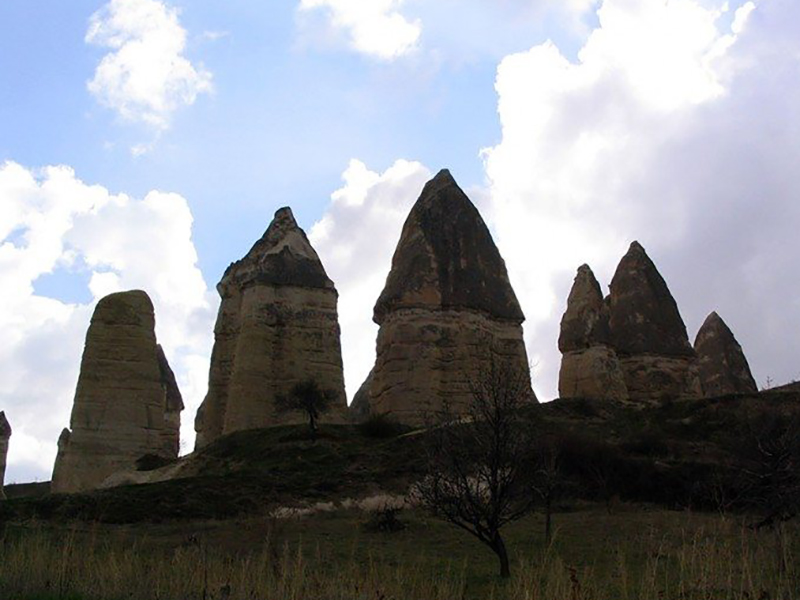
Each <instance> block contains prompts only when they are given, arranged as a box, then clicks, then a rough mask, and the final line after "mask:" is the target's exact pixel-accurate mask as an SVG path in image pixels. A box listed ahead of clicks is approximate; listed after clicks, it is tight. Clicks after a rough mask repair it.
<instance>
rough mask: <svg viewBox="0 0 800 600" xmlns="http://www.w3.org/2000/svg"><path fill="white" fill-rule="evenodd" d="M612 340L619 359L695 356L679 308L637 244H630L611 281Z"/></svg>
mask: <svg viewBox="0 0 800 600" xmlns="http://www.w3.org/2000/svg"><path fill="white" fill-rule="evenodd" d="M610 288H611V294H610V306H609V315H610V319H609V321H610V327H611V338H612V342H613V345H614V348H616V350H617V352H618V353H619V354H620V355H627V354H659V355H663V356H687V357H691V356H693V355H694V351H693V349H692V347H691V345H690V344H689V337H688V335H687V334H686V325H684V323H683V319H682V318H681V315H680V313H679V312H678V305H677V304H676V303H675V299H674V298H673V297H672V294H671V293H670V291H669V288H668V287H667V284H666V282H665V281H664V278H663V277H662V276H661V274H660V273H659V272H658V269H656V266H655V265H654V264H653V261H652V260H650V257H649V256H647V253H646V252H645V250H644V248H643V247H642V246H641V244H639V242H633V243H632V244H631V245H630V248H629V250H628V252H627V254H625V256H624V257H623V258H622V260H621V261H620V263H619V266H618V267H617V270H616V273H614V278H613V279H612V280H611V286H610Z"/></svg>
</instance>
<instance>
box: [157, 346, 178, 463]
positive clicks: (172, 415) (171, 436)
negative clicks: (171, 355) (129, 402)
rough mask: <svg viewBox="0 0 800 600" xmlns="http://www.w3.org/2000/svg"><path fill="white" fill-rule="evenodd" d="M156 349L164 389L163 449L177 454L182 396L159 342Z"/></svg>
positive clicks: (171, 453) (170, 453)
mask: <svg viewBox="0 0 800 600" xmlns="http://www.w3.org/2000/svg"><path fill="white" fill-rule="evenodd" d="M156 349H157V351H158V370H159V373H160V374H161V387H162V388H163V389H164V395H165V405H164V421H165V425H166V426H165V429H164V449H165V450H166V451H167V452H168V453H169V455H171V456H172V455H174V456H177V455H178V454H179V452H180V446H181V440H180V436H181V411H183V409H184V405H183V396H181V390H180V389H179V388H178V382H177V381H176V380H175V373H174V372H173V371H172V367H170V366H169V361H168V360H167V355H166V354H164V348H162V347H161V344H158V346H157V347H156Z"/></svg>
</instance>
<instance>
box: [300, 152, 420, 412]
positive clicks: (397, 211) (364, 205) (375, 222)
mask: <svg viewBox="0 0 800 600" xmlns="http://www.w3.org/2000/svg"><path fill="white" fill-rule="evenodd" d="M342 177H343V179H344V186H343V187H342V188H341V189H339V190H337V191H336V192H334V193H333V195H332V196H331V204H330V206H329V207H328V209H327V211H326V212H325V214H324V215H323V217H322V218H321V219H320V220H319V221H317V223H315V224H314V226H313V227H312V228H311V230H310V231H309V238H310V240H311V243H312V244H313V245H314V247H315V248H316V250H317V253H318V254H319V255H320V258H321V259H322V261H323V264H324V265H325V270H326V271H327V272H328V276H329V277H330V278H331V279H333V281H334V282H335V283H336V288H337V290H338V291H339V322H340V324H341V329H342V354H343V360H344V366H345V383H346V385H347V393H348V396H349V397H350V398H351V399H352V397H353V395H354V394H355V393H356V391H358V387H359V386H360V385H361V383H362V382H363V381H364V379H365V378H366V376H367V374H368V373H369V370H370V369H371V368H372V364H373V363H374V361H375V337H376V335H377V332H378V326H377V325H375V324H374V323H373V322H372V308H373V306H374V305H375V301H376V300H377V299H378V296H379V295H380V293H381V290H382V289H383V286H384V284H385V283H386V276H387V275H388V274H389V267H390V266H391V262H392V254H393V253H394V249H395V246H396V245H397V242H398V241H399V240H400V231H401V229H402V228H403V223H404V222H405V220H406V217H407V216H408V212H409V211H410V210H411V207H412V206H413V204H414V202H415V201H416V199H417V197H418V196H419V193H420V191H421V190H422V187H423V186H424V185H425V182H426V181H427V180H428V179H430V177H431V173H430V171H428V169H426V168H425V167H424V166H423V165H421V164H420V163H417V162H409V161H406V160H398V161H397V162H395V163H394V164H393V165H392V166H391V167H389V168H388V169H386V171H384V172H383V173H376V172H374V171H370V170H369V169H368V168H367V167H366V165H364V163H362V162H360V161H357V160H353V161H351V162H350V165H349V166H348V168H347V170H346V171H345V172H344V175H343V176H342Z"/></svg>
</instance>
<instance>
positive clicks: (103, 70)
mask: <svg viewBox="0 0 800 600" xmlns="http://www.w3.org/2000/svg"><path fill="white" fill-rule="evenodd" d="M86 42H87V43H90V44H96V45H99V46H102V47H104V48H108V49H109V50H110V52H109V53H108V54H106V55H105V56H104V57H103V59H102V60H101V61H100V63H99V64H98V65H97V69H96V70H95V73H94V77H93V78H92V80H91V81H89V83H88V87H89V91H90V92H91V93H92V94H93V95H94V96H95V97H96V98H97V100H98V101H99V102H101V103H102V104H104V105H105V106H108V107H109V108H112V109H113V110H115V111H116V112H117V113H118V114H119V115H120V116H121V117H122V118H123V119H125V120H127V121H134V122H143V123H146V124H147V125H149V126H151V127H153V128H154V129H156V130H157V131H162V130H164V129H166V128H167V127H169V124H170V118H171V116H172V114H173V112H174V111H175V110H177V109H178V108H180V107H182V106H186V105H191V104H193V103H194V102H195V100H196V98H197V96H198V95H199V94H201V93H205V92H210V91H211V89H212V84H211V73H209V72H208V71H206V70H205V69H204V68H203V67H202V66H197V67H195V66H194V65H193V64H192V63H191V62H190V61H189V60H188V59H187V58H186V57H185V56H184V51H185V49H186V31H185V30H184V29H183V27H181V24H180V22H179V20H178V11H177V9H175V8H170V7H169V5H168V4H167V3H165V2H161V1H159V0H111V2H109V3H108V4H106V5H105V6H104V7H103V8H101V9H100V10H99V11H98V12H96V13H95V14H94V15H92V17H91V19H90V22H89V30H88V31H87V33H86Z"/></svg>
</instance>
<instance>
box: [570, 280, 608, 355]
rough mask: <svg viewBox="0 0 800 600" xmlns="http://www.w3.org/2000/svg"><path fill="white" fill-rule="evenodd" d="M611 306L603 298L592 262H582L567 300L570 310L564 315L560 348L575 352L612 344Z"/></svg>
mask: <svg viewBox="0 0 800 600" xmlns="http://www.w3.org/2000/svg"><path fill="white" fill-rule="evenodd" d="M609 337H610V334H609V329H608V307H607V306H606V303H605V302H604V300H603V293H602V291H601V290H600V284H599V283H598V282H597V279H596V278H595V276H594V273H593V272H592V269H591V268H590V267H589V265H581V266H580V267H579V268H578V274H577V275H576V276H575V281H574V283H573V284H572V289H571V290H570V292H569V299H568V300H567V310H566V312H565V313H564V316H563V317H562V318H561V333H560V335H559V336H558V349H559V350H560V351H561V352H573V351H576V350H583V349H586V348H591V347H592V346H599V345H608V343H609Z"/></svg>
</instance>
